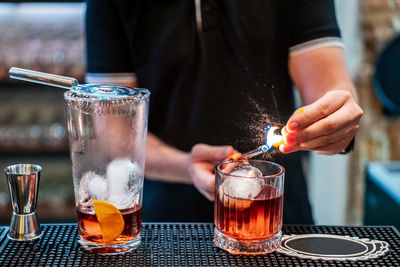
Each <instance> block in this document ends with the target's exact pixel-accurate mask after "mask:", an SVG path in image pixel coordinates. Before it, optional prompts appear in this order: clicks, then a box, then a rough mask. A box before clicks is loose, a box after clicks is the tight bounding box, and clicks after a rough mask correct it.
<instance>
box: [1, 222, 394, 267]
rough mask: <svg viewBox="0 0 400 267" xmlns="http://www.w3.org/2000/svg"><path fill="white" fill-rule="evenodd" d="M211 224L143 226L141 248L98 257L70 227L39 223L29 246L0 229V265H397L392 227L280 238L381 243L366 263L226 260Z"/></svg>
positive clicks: (299, 230)
mask: <svg viewBox="0 0 400 267" xmlns="http://www.w3.org/2000/svg"><path fill="white" fill-rule="evenodd" d="M213 228H214V226H213V224H208V223H204V224H200V223H194V224H175V223H172V224H170V223H167V224H158V223H151V224H146V223H145V224H143V230H142V244H141V246H140V247H139V248H138V249H137V250H135V251H133V252H130V253H125V254H121V255H111V256H100V255H94V254H87V253H85V252H83V251H82V250H81V249H80V247H79V245H78V244H77V242H76V241H77V239H78V233H77V225H76V224H43V225H42V230H43V231H44V234H43V236H42V238H41V239H40V240H39V241H37V242H35V243H32V244H30V243H24V242H15V241H11V240H9V239H8V238H7V232H8V227H0V265H1V266H85V267H88V266H343V267H344V266H346V267H347V266H365V267H367V266H371V267H372V266H400V235H399V233H398V231H397V230H396V229H395V228H394V227H331V226H303V225H285V226H284V229H283V232H284V234H309V233H321V234H336V235H350V236H358V237H360V238H369V239H377V240H383V241H386V242H388V243H389V244H390V252H389V254H387V255H386V256H384V257H382V258H379V259H373V260H369V261H359V262H351V261H344V262H339V261H323V260H307V259H299V258H296V257H290V256H285V255H283V254H279V253H277V252H274V253H270V254H267V255H260V256H242V255H230V254H228V253H227V252H225V251H223V250H221V249H218V248H216V247H214V246H213V243H212V238H213Z"/></svg>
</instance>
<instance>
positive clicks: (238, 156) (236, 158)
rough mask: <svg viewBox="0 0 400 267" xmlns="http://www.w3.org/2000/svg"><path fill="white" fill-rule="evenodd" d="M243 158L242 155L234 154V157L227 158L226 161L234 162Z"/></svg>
mask: <svg viewBox="0 0 400 267" xmlns="http://www.w3.org/2000/svg"><path fill="white" fill-rule="evenodd" d="M241 157H242V153H239V152H238V153H235V154H232V155H230V156H229V157H227V158H226V160H231V159H233V160H238V159H240V158H241Z"/></svg>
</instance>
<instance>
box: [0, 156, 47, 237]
mask: <svg viewBox="0 0 400 267" xmlns="http://www.w3.org/2000/svg"><path fill="white" fill-rule="evenodd" d="M41 170H42V167H40V166H39V165H33V164H16V165H11V166H8V167H6V168H5V169H4V172H5V173H6V178H7V183H8V189H9V191H10V197H11V203H12V207H13V215H12V218H11V223H10V229H9V233H8V238H10V239H11V240H15V241H30V240H34V239H37V238H39V237H40V236H41V235H42V231H41V230H40V225H39V221H38V219H37V217H36V213H35V210H36V203H37V196H38V189H39V179H40V171H41Z"/></svg>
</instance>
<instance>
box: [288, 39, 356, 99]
mask: <svg viewBox="0 0 400 267" xmlns="http://www.w3.org/2000/svg"><path fill="white" fill-rule="evenodd" d="M289 71H290V75H291V77H292V79H293V81H294V83H295V84H296V86H297V89H298V90H299V93H300V96H301V98H302V100H303V104H304V105H308V104H311V103H314V102H315V101H316V100H318V99H320V98H321V97H322V96H323V95H325V94H326V93H327V92H329V91H333V90H344V91H348V92H349V93H350V94H351V95H352V96H353V98H354V99H355V100H356V101H357V93H356V90H355V88H354V86H353V84H352V82H351V80H350V77H349V76H348V74H347V70H346V64H345V61H344V57H343V51H342V49H341V48H339V47H326V48H321V49H316V50H313V51H310V52H307V53H304V54H300V55H295V56H291V57H290V59H289Z"/></svg>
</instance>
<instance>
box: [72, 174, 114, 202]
mask: <svg viewBox="0 0 400 267" xmlns="http://www.w3.org/2000/svg"><path fill="white" fill-rule="evenodd" d="M107 191H108V190H107V184H106V181H105V179H104V177H103V176H101V175H98V174H96V173H95V172H92V171H88V172H86V173H85V174H84V175H83V176H82V178H81V179H80V182H79V190H78V203H79V205H81V206H83V207H90V206H91V200H92V199H100V200H102V199H105V198H107V195H108V192H107Z"/></svg>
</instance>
